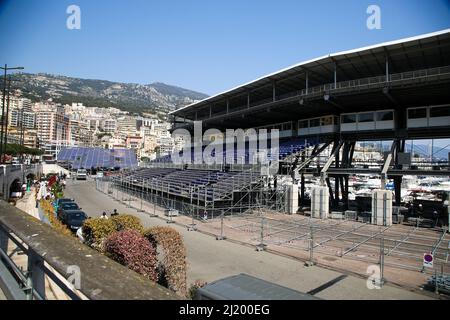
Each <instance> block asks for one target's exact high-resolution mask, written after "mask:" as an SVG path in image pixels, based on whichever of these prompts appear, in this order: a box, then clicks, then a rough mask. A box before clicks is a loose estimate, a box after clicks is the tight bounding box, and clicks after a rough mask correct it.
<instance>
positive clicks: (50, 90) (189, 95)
mask: <svg viewBox="0 0 450 320" xmlns="http://www.w3.org/2000/svg"><path fill="white" fill-rule="evenodd" d="M15 78H16V79H18V80H20V81H19V82H15V83H14V85H15V86H17V87H18V88H19V89H20V90H22V95H23V96H25V97H28V98H30V99H31V100H32V101H41V100H47V99H49V98H52V99H53V101H55V102H59V103H62V104H72V102H81V103H83V104H84V105H85V106H87V107H105V108H107V107H115V108H119V109H121V110H124V111H129V112H132V113H139V114H140V113H143V112H156V113H163V114H164V113H167V112H169V111H172V110H175V109H178V108H181V107H183V106H186V105H188V104H190V103H193V102H195V101H198V100H202V99H205V98H207V97H208V96H207V95H205V94H203V93H199V92H195V91H191V90H187V89H183V88H179V87H175V86H170V85H167V84H164V83H159V82H157V83H152V84H145V85H143V84H135V83H121V82H111V81H106V80H92V79H80V78H72V77H65V76H59V75H51V74H45V73H39V74H30V73H21V74H16V75H15Z"/></svg>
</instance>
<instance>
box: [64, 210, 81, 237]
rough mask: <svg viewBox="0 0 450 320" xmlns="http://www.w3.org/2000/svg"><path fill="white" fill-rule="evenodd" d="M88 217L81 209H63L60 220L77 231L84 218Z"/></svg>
mask: <svg viewBox="0 0 450 320" xmlns="http://www.w3.org/2000/svg"><path fill="white" fill-rule="evenodd" d="M86 219H87V215H86V213H84V212H83V211H81V210H65V211H62V212H61V215H60V216H59V220H60V221H61V222H62V223H63V224H65V225H66V226H67V227H69V229H70V230H72V231H73V232H76V231H77V230H78V229H79V228H81V227H82V226H83V223H84V220H86Z"/></svg>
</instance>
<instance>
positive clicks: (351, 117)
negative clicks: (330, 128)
mask: <svg viewBox="0 0 450 320" xmlns="http://www.w3.org/2000/svg"><path fill="white" fill-rule="evenodd" d="M341 119H342V123H355V122H356V114H344V115H342V117H341Z"/></svg>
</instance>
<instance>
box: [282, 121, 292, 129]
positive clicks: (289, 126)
mask: <svg viewBox="0 0 450 320" xmlns="http://www.w3.org/2000/svg"><path fill="white" fill-rule="evenodd" d="M283 130H292V123H291V122H287V123H284V124H283Z"/></svg>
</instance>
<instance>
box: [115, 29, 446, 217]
mask: <svg viewBox="0 0 450 320" xmlns="http://www.w3.org/2000/svg"><path fill="white" fill-rule="evenodd" d="M449 88H450V30H444V31H440V32H435V33H431V34H427V35H422V36H417V37H412V38H407V39H402V40H398V41H392V42H387V43H382V44H379V45H374V46H369V47H364V48H360V49H355V50H350V51H345V52H340V53H335V54H329V55H326V56H322V57H319V58H316V59H312V60H309V61H306V62H302V63H299V64H297V65H294V66H292V67H289V68H286V69H284V70H281V71H278V72H275V73H272V74H270V75H267V76H264V77H261V78H259V79H257V80H255V81H252V82H249V83H246V84H244V85H241V86H239V87H236V88H233V89H231V90H229V91H226V92H223V93H220V94H217V95H215V96H212V97H209V98H207V99H204V100H202V101H199V102H196V103H193V104H191V105H189V106H186V107H183V108H181V109H179V110H176V111H173V112H172V113H171V116H172V118H173V131H174V132H176V130H177V129H183V130H185V131H188V132H190V133H192V134H193V133H194V127H195V124H196V123H198V122H201V123H202V133H203V132H205V131H206V130H208V129H213V128H214V129H217V130H219V131H220V132H222V133H225V131H226V130H227V129H237V128H242V129H251V128H255V129H267V130H269V132H272V131H273V130H274V129H276V130H278V132H279V136H280V141H279V147H278V148H277V150H274V149H273V148H271V146H269V147H268V148H266V149H264V148H263V147H260V146H258V148H257V149H256V150H251V149H250V147H249V144H248V143H246V144H245V146H244V148H243V150H239V149H238V148H236V147H234V148H233V149H232V150H228V149H227V148H225V149H224V150H222V151H220V150H219V151H217V150H216V151H215V154H214V156H217V157H216V158H217V159H221V161H218V162H217V163H215V164H214V165H211V164H202V163H194V164H193V163H192V161H193V160H194V159H198V158H200V159H202V157H203V158H204V155H203V151H204V150H205V148H206V145H207V144H208V142H207V141H204V145H203V146H202V147H201V148H200V149H199V150H201V152H196V151H195V148H194V146H190V147H189V148H188V149H190V150H189V151H191V156H190V159H191V161H187V162H183V163H179V162H176V161H173V160H174V155H168V156H165V157H162V158H159V159H156V160H155V161H153V162H152V163H150V164H149V165H148V167H147V168H141V169H139V170H138V171H135V172H132V173H128V174H126V175H124V176H121V177H120V178H116V180H115V181H114V183H115V184H116V185H117V186H120V187H121V188H122V189H123V190H132V192H134V193H142V194H143V195H144V194H146V195H153V194H154V195H155V197H157V198H158V199H161V200H160V201H161V204H163V205H165V206H167V207H171V206H176V207H177V208H179V209H181V210H184V212H187V213H189V212H192V210H196V211H197V212H198V211H199V210H202V211H203V210H204V211H208V212H215V214H217V213H218V212H223V211H224V210H225V211H234V210H238V211H240V212H242V211H245V210H252V209H253V208H255V207H261V206H268V207H270V208H272V209H276V210H281V211H284V212H289V213H295V212H296V210H297V208H298V204H297V205H292V204H289V201H291V202H292V201H293V202H295V201H297V197H296V196H295V194H296V193H297V189H296V188H295V187H296V185H297V182H298V180H300V188H301V192H300V194H301V198H300V201H299V202H301V203H303V204H304V203H307V201H306V200H307V199H306V198H304V194H305V192H304V190H305V181H304V176H305V175H307V174H309V175H316V176H318V175H320V176H321V177H322V180H321V181H322V183H323V186H325V187H326V188H327V190H329V196H330V198H331V203H332V205H333V208H334V209H337V208H338V205H339V203H343V204H344V205H343V207H339V208H341V209H343V210H346V209H348V208H349V203H350V200H349V197H348V188H349V176H351V175H355V174H374V175H378V176H381V177H382V178H384V179H387V178H392V179H393V180H394V185H395V201H394V202H395V204H396V205H397V206H398V205H400V203H401V198H400V193H401V184H402V176H403V175H405V174H413V175H443V176H450V170H449V166H448V164H445V165H442V166H441V167H438V168H435V170H433V171H432V172H430V171H427V170H425V169H421V168H416V169H413V168H412V167H411V166H408V165H407V164H405V163H403V162H402V160H401V159H402V158H403V156H404V155H405V141H406V140H408V139H437V138H449V137H450V126H449V123H450V90H448V89H449ZM223 136H225V134H223ZM382 140H384V141H392V142H393V143H392V148H391V151H390V153H389V154H388V155H387V157H386V159H385V161H384V162H382V163H380V164H379V165H378V167H371V168H368V167H358V166H357V165H356V164H355V163H353V161H352V159H353V153H354V151H355V144H356V142H360V141H382ZM235 146H236V144H235ZM275 151H276V153H275ZM185 152H186V151H185ZM261 152H262V153H264V156H265V157H266V160H268V161H269V162H270V163H277V165H278V164H279V166H277V168H278V170H277V172H275V173H274V172H270V173H268V172H267V171H264V170H261V168H262V167H263V166H261V163H259V162H258V161H257V162H256V163H255V162H254V161H252V160H253V159H254V158H255V157H256V158H258V156H259V155H260V153H261ZM276 154H277V155H278V156H276ZM230 158H231V159H233V163H232V164H230V163H227V162H226V161H224V160H225V159H230ZM436 169H438V170H436ZM332 179H333V180H334V183H331V180H332ZM286 181H288V182H287V183H286ZM289 199H290V200H289Z"/></svg>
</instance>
